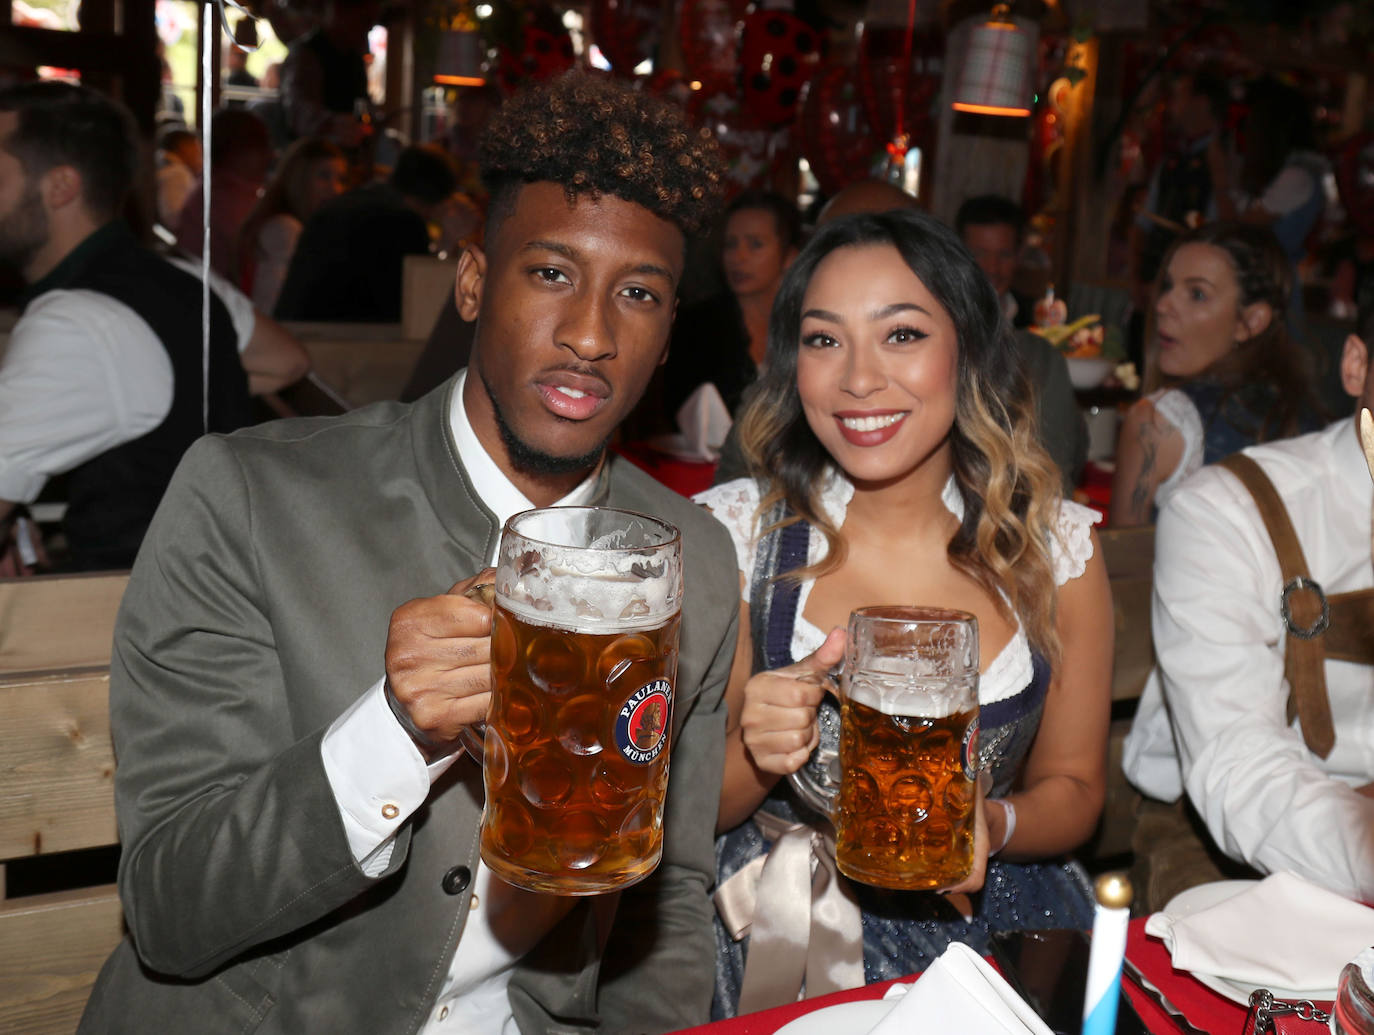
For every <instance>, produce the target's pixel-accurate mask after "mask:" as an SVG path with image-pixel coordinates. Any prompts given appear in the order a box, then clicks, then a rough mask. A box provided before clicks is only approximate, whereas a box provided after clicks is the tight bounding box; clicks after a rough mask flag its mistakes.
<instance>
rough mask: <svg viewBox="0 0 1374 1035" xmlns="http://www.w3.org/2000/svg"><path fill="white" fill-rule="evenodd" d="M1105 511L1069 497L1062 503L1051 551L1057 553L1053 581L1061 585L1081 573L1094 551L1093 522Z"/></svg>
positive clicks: (1095, 522) (1097, 520)
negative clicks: (1100, 512) (1073, 500)
mask: <svg viewBox="0 0 1374 1035" xmlns="http://www.w3.org/2000/svg"><path fill="white" fill-rule="evenodd" d="M1101 520H1102V515H1101V514H1099V513H1098V512H1097V511H1095V510H1093V509H1092V508H1091V507H1085V506H1082V505H1081V504H1078V503H1074V502H1072V501H1070V500H1064V501H1062V502H1061V503H1060V504H1059V524H1058V526H1057V527H1056V528H1055V533H1054V542H1053V543H1051V544H1050V552H1051V554H1052V555H1053V556H1054V584H1055V585H1056V586H1062V585H1063V584H1064V583H1066V582H1068V581H1069V580H1070V579H1076V578H1078V576H1080V575H1082V574H1083V572H1084V570H1085V569H1086V568H1087V567H1088V559H1089V558H1090V557H1092V555H1093V540H1092V526H1093V525H1095V524H1097V523H1098V522H1100V521H1101Z"/></svg>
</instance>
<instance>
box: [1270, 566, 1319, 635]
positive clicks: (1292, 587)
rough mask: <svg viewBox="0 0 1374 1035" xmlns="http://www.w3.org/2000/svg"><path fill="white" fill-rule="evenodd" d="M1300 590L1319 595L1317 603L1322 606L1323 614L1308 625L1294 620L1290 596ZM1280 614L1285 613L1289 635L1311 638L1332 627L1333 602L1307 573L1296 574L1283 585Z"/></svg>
mask: <svg viewBox="0 0 1374 1035" xmlns="http://www.w3.org/2000/svg"><path fill="white" fill-rule="evenodd" d="M1299 590H1307V591H1308V592H1309V593H1313V594H1315V595H1316V597H1317V603H1318V604H1319V605H1320V606H1321V614H1319V615H1317V617H1316V618H1314V619H1313V620H1312V624H1311V625H1308V626H1301V625H1297V624H1295V623H1294V621H1293V607H1292V604H1291V603H1290V601H1289V598H1290V597H1291V596H1292V595H1293V594H1294V593H1296V592H1298V591H1299ZM1279 614H1281V615H1283V624H1284V627H1285V628H1286V629H1287V630H1288V633H1289V635H1291V636H1296V637H1297V638H1298V639H1300V640H1310V639H1313V638H1314V637H1317V636H1320V635H1321V634H1322V633H1324V632H1326V630H1327V629H1329V628H1331V604H1330V602H1329V601H1328V600H1327V599H1326V594H1325V593H1324V592H1323V591H1322V588H1321V586H1320V585H1319V584H1318V583H1316V582H1314V581H1312V580H1311V579H1309V578H1308V577H1307V576H1306V575H1295V576H1294V577H1293V578H1291V579H1289V580H1288V581H1287V582H1286V583H1284V586H1283V595H1282V596H1280V597H1279Z"/></svg>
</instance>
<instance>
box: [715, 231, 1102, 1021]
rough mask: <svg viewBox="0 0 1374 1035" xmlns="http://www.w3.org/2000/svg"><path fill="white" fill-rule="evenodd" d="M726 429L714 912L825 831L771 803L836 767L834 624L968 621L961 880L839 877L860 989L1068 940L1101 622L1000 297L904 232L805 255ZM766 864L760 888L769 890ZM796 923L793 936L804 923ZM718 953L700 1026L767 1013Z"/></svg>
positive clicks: (1098, 757)
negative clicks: (709, 1004)
mask: <svg viewBox="0 0 1374 1035" xmlns="http://www.w3.org/2000/svg"><path fill="white" fill-rule="evenodd" d="M738 430H739V432H740V443H741V447H742V450H743V452H744V455H745V458H746V460H747V463H748V465H749V470H750V472H751V476H750V477H747V478H740V479H737V480H735V481H731V482H726V483H725V484H723V485H719V486H716V487H714V488H712V489H710V490H707V491H706V492H704V493H702V494H701V495H699V496H698V497H697V499H698V501H699V502H702V503H704V504H705V505H707V506H708V507H709V508H710V509H711V510H712V512H713V513H714V514H715V515H716V517H717V518H718V519H719V520H720V521H721V522H722V523H724V524H725V525H726V527H727V528H728V529H729V530H730V532H731V537H732V538H733V539H734V542H735V548H736V551H737V560H738V564H739V570H740V580H741V595H742V598H743V603H742V604H741V613H740V642H739V645H738V647H737V648H736V652H735V668H734V671H733V673H732V675H731V680H730V686H729V688H728V689H727V691H726V693H727V700H728V703H729V718H728V725H727V731H726V761H725V780H724V785H723V789H722V797H721V812H720V818H719V823H718V830H719V831H720V832H721V833H722V835H723V836H722V837H720V838H719V839H718V841H717V869H718V876H719V878H720V881H721V883H722V885H723V887H722V890H721V891H720V892H718V894H717V899H718V902H723V901H725V900H726V899H727V898H728V897H729V891H728V890H727V888H726V887H724V886H725V885H728V882H729V881H730V878H732V877H733V876H734V875H735V874H736V873H738V872H739V871H740V870H741V869H742V868H743V867H744V866H745V865H746V864H748V863H749V862H750V861H751V860H753V859H756V858H758V857H759V856H761V855H764V854H767V853H769V852H770V851H771V850H772V849H773V845H774V842H773V838H774V837H775V836H777V835H776V831H777V830H778V829H779V825H781V827H782V828H787V827H789V826H793V825H795V824H805V825H806V826H809V827H813V828H814V829H815V830H817V831H823V830H824V829H826V820H825V817H822V816H820V815H818V814H817V813H815V812H813V811H811V810H810V809H809V808H808V807H807V806H806V805H804V804H803V803H802V802H801V801H800V799H799V798H798V797H796V796H795V794H794V792H793V790H792V787H791V785H790V782H789V781H788V780H780V778H781V777H783V776H786V775H788V774H791V773H794V772H796V771H797V770H798V769H800V768H801V767H802V766H803V765H805V764H806V763H807V762H808V759H810V758H812V757H813V750H821V749H833V748H834V747H835V746H836V744H835V738H836V736H837V733H836V728H837V726H838V722H837V719H836V714H837V713H836V710H835V708H834V706H833V704H831V703H829V702H828V701H827V702H823V697H824V690H823V688H822V686H823V683H824V681H825V680H824V677H825V673H826V672H827V671H828V670H829V669H830V668H831V667H832V666H834V665H835V664H836V663H838V662H839V660H840V658H841V656H842V654H843V650H844V635H843V633H842V628H843V626H844V625H845V624H846V622H847V619H848V616H849V614H850V612H851V611H853V610H854V609H856V608H859V607H864V606H867V605H872V604H882V603H893V602H903V603H908V604H910V603H919V604H924V605H931V606H939V607H947V608H956V609H959V610H963V611H969V612H971V613H973V614H974V615H975V616H976V617H977V619H978V627H979V636H980V645H981V657H980V660H979V669H980V685H979V702H980V705H981V717H980V732H979V738H978V744H979V745H980V747H979V751H978V762H979V763H981V764H982V765H983V766H985V767H987V769H988V770H989V773H990V777H991V779H990V780H987V782H983V781H980V783H979V794H978V806H977V811H976V815H977V828H976V833H975V838H974V843H975V864H974V869H973V873H972V874H971V876H970V877H969V878H968V879H967V880H965V881H964V882H962V883H961V884H960V885H958V886H957V887H954V888H949V889H944V891H945V892H946V893H947V894H939V893H933V892H891V891H885V890H881V889H876V888H870V887H867V886H864V885H859V884H850V883H849V882H847V881H845V880H844V879H843V878H840V879H841V881H842V882H843V885H844V887H845V888H846V889H847V890H846V891H845V895H846V897H852V899H856V900H857V903H858V905H859V907H860V908H861V910H862V916H861V921H860V922H861V924H862V939H861V940H862V945H863V974H862V979H863V980H867V981H874V980H881V979H884V978H891V977H896V976H898V975H902V974H907V973H911V972H913V971H918V970H921V969H923V968H924V967H925V966H926V965H928V964H929V963H930V962H931V960H933V959H934V958H935V957H936V956H938V955H940V954H941V952H943V950H944V949H945V948H946V947H947V946H948V944H949V943H950V942H951V941H956V940H957V941H961V942H965V943H968V944H969V945H970V946H971V947H973V948H974V949H975V951H978V952H985V951H986V950H987V947H988V940H989V938H990V936H991V934H992V933H994V932H997V931H1006V930H1018V929H1026V928H1033V927H1078V928H1083V927H1087V926H1088V925H1089V924H1090V923H1091V918H1092V907H1091V900H1090V895H1089V888H1088V884H1087V880H1086V877H1085V875H1084V873H1083V871H1082V870H1081V868H1079V867H1078V866H1077V865H1076V864H1071V863H1068V862H1066V861H1064V860H1063V859H1062V858H1061V856H1062V855H1063V854H1064V853H1066V852H1068V851H1070V850H1071V849H1073V848H1074V847H1076V846H1077V845H1079V844H1081V843H1082V842H1083V841H1085V840H1086V839H1087V838H1088V836H1089V835H1090V834H1091V833H1092V830H1093V827H1094V825H1095V824H1096V822H1097V817H1098V814H1099V812H1100V810H1101V807H1102V802H1103V797H1104V794H1105V784H1106V740H1107V725H1108V719H1109V713H1110V704H1111V701H1110V677H1111V659H1112V624H1111V623H1112V619H1111V600H1110V595H1109V591H1108V587H1107V579H1106V574H1105V569H1104V566H1103V562H1102V559H1101V555H1100V553H1099V551H1098V549H1097V545H1096V539H1095V536H1094V534H1093V531H1092V523H1093V521H1094V520H1095V516H1094V515H1093V514H1092V512H1091V511H1089V510H1087V509H1086V508H1084V507H1080V506H1077V505H1076V504H1073V503H1067V502H1064V501H1062V500H1061V498H1060V487H1059V476H1058V472H1057V471H1056V470H1055V468H1054V466H1053V463H1052V462H1051V460H1050V459H1049V457H1048V455H1047V454H1046V453H1045V451H1044V449H1043V447H1042V446H1041V445H1040V444H1039V441H1038V438H1037V433H1036V422H1035V413H1034V408H1033V406H1032V404H1031V399H1030V393H1029V390H1028V387H1027V384H1026V381H1025V377H1024V373H1023V371H1022V369H1021V365H1020V361H1019V359H1018V354H1017V352H1016V350H1015V347H1014V346H1013V344H1012V341H1011V338H1010V332H1009V331H1008V329H1007V328H1006V325H1005V322H1004V321H1003V319H1002V311H1001V307H1000V305H999V300H998V298H997V295H996V293H995V291H994V290H993V288H992V286H991V284H990V283H989V282H988V279H987V277H986V276H984V275H983V273H982V271H981V270H980V269H979V268H978V266H977V265H976V264H975V263H974V261H973V258H972V256H971V255H970V254H969V252H968V251H967V250H966V249H965V248H964V246H963V245H962V244H961V243H960V242H959V240H958V238H957V237H956V236H955V235H954V233H953V231H951V230H950V229H948V228H947V227H945V226H943V225H942V224H940V223H939V222H938V221H936V220H935V219H933V218H932V217H930V216H929V215H927V214H925V213H921V212H911V211H891V212H883V213H870V214H861V215H852V216H847V217H844V218H842V219H839V220H837V221H835V222H834V223H830V224H828V225H826V226H824V227H822V228H820V229H819V230H817V232H816V234H815V236H814V237H813V238H812V240H811V241H810V242H809V243H808V244H807V246H806V247H805V248H804V249H803V250H802V251H801V253H800V255H799V256H798V257H797V259H796V261H795V262H794V263H793V264H792V266H791V267H790V269H789V270H788V271H787V274H786V275H785V277H784V278H783V281H782V285H781V288H780V289H779V292H778V297H777V300H776V302H775V305H774V309H773V319H772V323H771V324H770V327H769V346H768V356H767V362H766V364H765V367H764V371H763V374H762V375H761V379H760V381H759V384H758V386H757V388H756V389H755V390H754V391H753V392H752V393H751V395H750V398H749V401H748V403H747V404H746V405H745V408H744V410H743V412H742V414H741V415H740V419H739V425H738ZM827 630H829V632H828V633H827ZM818 709H819V710H818ZM818 716H819V717H818ZM818 745H819V747H818ZM985 779H986V778H985ZM985 795H986V800H984V796H985ZM793 828H794V829H796V827H793ZM769 831H772V833H769ZM811 843H812V844H813V845H816V844H818V843H819V844H820V845H821V847H819V848H815V849H814V850H815V851H828V852H830V853H832V854H833V851H834V847H833V844H830V845H826V844H825V842H824V841H823V839H822V838H821V837H820V836H816V837H812V839H811ZM785 854H786V853H785ZM990 856H995V858H993V859H991V860H990V859H989V857H990ZM809 857H810V852H808V853H806V859H804V860H803V861H802V866H803V868H804V872H803V873H802V874H801V875H800V877H801V881H802V886H805V887H811V886H812V884H811V877H810V869H809ZM774 861H775V860H771V859H770V862H769V867H768V868H767V869H766V870H765V873H764V877H763V880H764V881H768V880H770V873H774V872H777V871H779V870H785V869H786V865H785V864H784V862H783V860H777V862H778V864H779V865H778V866H776V867H775V866H774V865H773V863H774ZM745 876H748V875H747V874H745ZM973 892H980V893H979V894H977V895H975V896H974V897H973V898H972V899H970V898H969V897H968V895H969V893H973ZM766 898H767V896H766V895H765V893H764V888H763V886H760V889H759V896H758V900H759V901H765V899H766ZM794 908H795V909H797V910H798V911H800V914H801V917H802V918H801V920H800V922H801V923H802V924H803V925H805V924H806V923H807V922H808V920H807V919H806V918H807V917H810V916H811V903H810V902H809V901H807V900H805V898H803V899H802V900H800V901H797V902H796V903H795V906H794ZM778 925H779V921H777V918H774V917H770V918H769V920H768V922H767V923H763V924H761V923H760V922H759V921H758V919H757V918H756V920H755V922H754V926H753V931H754V932H756V933H755V934H754V935H752V936H751V944H750V947H749V952H751V953H753V952H760V953H762V954H763V956H764V957H766V956H768V955H769V954H770V952H771V951H772V945H771V944H770V943H768V942H767V940H766V939H765V938H764V937H763V936H761V935H760V934H758V933H757V932H759V931H760V930H761V928H764V927H773V928H776V927H777V926H778ZM782 926H786V925H785V923H784V924H782ZM730 928H731V929H735V930H737V929H738V925H737V924H735V923H734V922H733V921H732V922H731V923H730ZM851 937H852V941H851V944H853V943H854V942H856V941H857V940H858V939H859V933H858V931H853V932H845V937H844V938H841V939H840V940H841V941H844V940H846V938H851ZM821 941H822V939H821V938H820V937H819V936H818V937H816V938H813V939H812V945H813V947H815V946H816V945H818V944H819V943H820V942H821ZM717 945H718V949H717V952H718V961H717V990H716V996H717V998H716V1004H715V1010H716V1012H717V1014H724V1015H728V1014H732V1013H734V1012H735V1010H736V1009H737V1008H739V1009H755V1008H758V1007H759V1006H761V1005H766V1004H765V1003H760V1002H759V1001H758V998H757V993H756V992H755V991H754V990H753V989H752V988H751V987H749V985H748V983H745V984H746V988H745V1001H744V1004H743V1005H741V1004H740V1002H739V999H740V996H741V984H742V981H743V973H744V967H743V958H744V949H743V947H742V945H741V943H740V942H736V941H734V940H732V937H731V935H730V934H729V933H728V931H727V926H726V925H725V924H724V923H719V922H718V924H717ZM852 976H853V975H852V973H851V977H852ZM791 991H793V990H789V993H790V992H791ZM810 991H811V992H812V994H815V992H817V991H819V990H818V989H811V990H810Z"/></svg>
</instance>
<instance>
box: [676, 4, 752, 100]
mask: <svg viewBox="0 0 1374 1035" xmlns="http://www.w3.org/2000/svg"><path fill="white" fill-rule="evenodd" d="M748 6H749V0H683V3H682V11H681V14H679V15H678V36H679V39H680V41H681V43H682V58H683V64H684V65H686V67H687V75H688V76H689V77H690V78H691V79H694V80H696V81H697V82H701V83H707V82H711V81H714V80H718V79H733V78H734V75H735V67H736V64H737V60H736V51H737V50H738V46H739V26H740V23H741V22H742V21H743V20H744V14H745V11H746V10H747V9H748Z"/></svg>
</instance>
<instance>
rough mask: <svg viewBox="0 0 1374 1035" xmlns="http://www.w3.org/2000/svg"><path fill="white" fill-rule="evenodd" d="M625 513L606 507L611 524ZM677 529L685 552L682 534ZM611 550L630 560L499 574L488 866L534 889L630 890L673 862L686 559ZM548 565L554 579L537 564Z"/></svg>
mask: <svg viewBox="0 0 1374 1035" xmlns="http://www.w3.org/2000/svg"><path fill="white" fill-rule="evenodd" d="M568 509H570V510H571V509H582V508H568ZM585 509H587V510H589V511H591V510H594V508H585ZM529 513H530V514H541V513H551V512H538V511H534V512H529ZM616 513H619V512H615V511H605V512H600V513H598V515H597V520H603V516H602V515H603V514H611V515H614V514H616ZM519 517H521V516H520V515H517V518H519ZM635 517H638V516H637V515H635ZM516 520H517V519H512V522H515V521H516ZM643 520H649V519H643ZM656 524H657V523H656ZM666 527H667V528H668V529H670V530H671V533H672V535H673V537H674V539H673V544H672V545H673V547H674V550H675V549H676V545H677V540H676V534H677V532H676V529H672V527H671V526H666ZM510 532H511V528H510V525H508V526H507V533H508V534H509V533H510ZM537 532H539V529H538V528H537V527H536V528H534V529H530V528H528V527H526V528H525V534H526V535H533V534H535V533H537ZM540 534H545V535H551V534H552V533H551V532H550V531H549V530H548V529H544V530H543V532H542V533H540ZM590 538H592V539H593V540H597V537H596V536H591V537H590ZM611 541H612V542H619V541H620V540H619V539H617V538H615V537H611ZM504 544H505V539H504V538H503V550H504ZM521 545H523V544H521ZM605 552H606V553H608V554H616V553H619V554H621V555H623V556H620V557H615V556H608V557H606V558H605V559H604V561H603V560H601V559H593V560H591V561H588V560H587V559H586V558H582V559H580V560H575V561H572V562H571V563H570V559H569V557H568V556H566V554H559V552H558V550H556V549H555V550H552V551H550V550H545V553H544V556H543V559H542V560H541V561H535V560H534V559H533V558H534V552H532V551H525V552H523V553H521V552H518V551H516V552H515V554H514V557H515V560H514V561H513V564H512V566H511V568H510V569H505V568H502V567H500V566H498V571H497V593H496V605H495V609H494V611H493V620H492V634H491V664H492V703H491V708H490V711H489V712H488V716H487V733H486V739H485V742H484V752H483V770H484V776H485V782H486V793H487V803H486V814H485V816H484V818H483V823H482V860H483V861H484V862H485V863H486V864H487V865H488V866H489V867H490V868H491V869H492V871H493V872H494V873H496V874H497V875H498V876H500V877H501V878H503V879H504V880H506V881H507V882H509V883H511V884H514V885H516V886H518V887H523V888H528V889H530V890H533V891H542V892H549V893H553V894H559V895H594V894H600V893H602V892H606V891H611V890H613V889H616V888H622V887H625V886H626V885H629V884H633V883H635V882H636V881H639V880H642V879H644V878H645V877H647V876H648V875H649V874H650V873H652V872H653V870H654V868H655V867H656V866H657V865H658V862H659V858H660V856H661V855H662V850H663V801H664V797H665V795H666V793H667V789H668V758H669V748H670V746H671V743H670V742H671V739H672V717H673V688H674V686H675V685H676V680H677V658H678V628H679V625H680V604H681V602H680V597H679V595H678V594H679V591H680V578H679V575H680V572H679V569H678V567H677V560H676V557H677V554H676V553H675V552H674V554H673V559H672V560H671V561H666V562H660V561H659V560H655V559H653V558H650V559H647V560H646V559H643V558H641V559H638V560H636V559H635V558H634V557H633V556H631V555H630V552H629V551H625V550H619V551H617V550H615V549H610V550H607V551H605ZM541 563H546V567H547V570H545V571H543V572H542V573H541V572H539V571H537V570H535V568H536V567H537V565H538V564H541ZM603 564H604V569H603ZM522 565H524V566H526V567H525V568H523V569H522ZM631 573H635V577H638V576H646V577H647V578H648V579H649V580H650V583H652V582H653V580H654V579H655V578H657V579H660V580H662V579H667V580H668V582H669V583H670V584H669V585H668V587H667V588H668V590H669V592H668V593H667V594H666V595H665V594H664V593H661V592H658V590H660V589H662V588H663V587H662V586H657V585H655V584H644V583H638V584H637V583H636V581H635V577H631ZM503 576H504V580H503ZM627 592H628V593H630V594H631V595H630V598H629V600H628V602H625V601H624V600H623V599H622V598H623V596H624V594H626V593H627ZM579 613H582V614H583V616H584V617H583V619H582V620H580V621H579V620H577V615H578V614H579Z"/></svg>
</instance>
